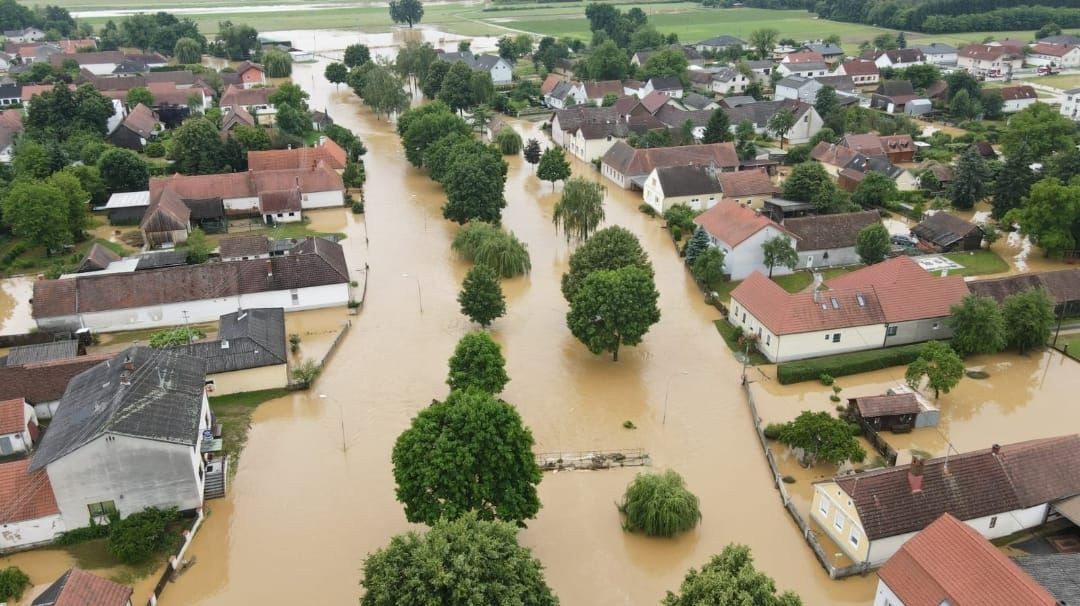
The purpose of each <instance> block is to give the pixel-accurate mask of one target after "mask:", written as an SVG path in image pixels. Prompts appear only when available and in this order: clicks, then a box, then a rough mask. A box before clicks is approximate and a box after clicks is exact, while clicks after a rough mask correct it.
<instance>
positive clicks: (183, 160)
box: [101, 107, 285, 183]
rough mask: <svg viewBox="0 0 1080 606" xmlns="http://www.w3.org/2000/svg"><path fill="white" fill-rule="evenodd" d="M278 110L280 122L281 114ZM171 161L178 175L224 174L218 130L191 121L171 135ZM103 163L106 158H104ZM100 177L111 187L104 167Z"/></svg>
mask: <svg viewBox="0 0 1080 606" xmlns="http://www.w3.org/2000/svg"><path fill="white" fill-rule="evenodd" d="M284 109H285V108H284V107H283V108H281V109H280V110H278V119H279V120H280V118H281V114H282V110H284ZM172 135H173V136H172V149H171V150H170V153H169V157H170V158H171V159H172V160H173V162H174V167H175V169H176V170H177V171H179V172H180V173H182V174H185V175H206V174H212V173H217V172H221V169H222V168H223V167H224V162H223V161H222V159H223V158H222V156H223V153H222V152H223V149H222V142H221V136H220V135H219V134H218V129H217V127H215V126H214V124H213V123H212V122H210V121H209V120H207V119H206V118H189V119H187V120H185V121H184V123H183V124H181V125H180V126H179V128H177V129H176V130H174V131H173V133H172ZM103 160H104V157H103ZM101 176H102V178H104V179H105V180H106V183H108V177H106V176H105V169H104V166H102V171H101Z"/></svg>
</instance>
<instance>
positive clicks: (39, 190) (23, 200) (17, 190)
mask: <svg viewBox="0 0 1080 606" xmlns="http://www.w3.org/2000/svg"><path fill="white" fill-rule="evenodd" d="M0 208H2V210H3V215H2V216H3V218H4V224H5V225H7V227H8V229H10V230H11V233H13V234H15V235H16V236H18V237H20V238H22V239H24V240H26V241H27V242H29V243H30V244H31V245H33V246H43V247H45V249H46V250H47V251H51V250H56V249H59V248H60V246H61V245H62V244H64V243H66V242H70V241H71V230H69V229H68V227H67V216H68V202H67V199H66V197H65V196H64V192H62V191H60V190H59V189H57V188H56V187H55V186H53V185H51V184H47V183H41V182H33V181H22V180H20V181H15V182H14V183H12V184H11V186H10V187H8V189H7V191H6V192H5V193H4V197H3V200H2V203H0Z"/></svg>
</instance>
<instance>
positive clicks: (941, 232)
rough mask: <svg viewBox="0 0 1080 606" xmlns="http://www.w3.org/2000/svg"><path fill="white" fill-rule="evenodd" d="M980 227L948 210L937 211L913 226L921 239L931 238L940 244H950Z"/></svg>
mask: <svg viewBox="0 0 1080 606" xmlns="http://www.w3.org/2000/svg"><path fill="white" fill-rule="evenodd" d="M978 229H979V226H978V225H975V224H974V223H971V222H969V221H965V220H963V219H961V218H960V217H957V216H954V215H951V214H949V213H947V212H942V211H939V212H936V213H934V214H932V215H930V216H929V217H927V218H925V219H923V220H922V221H921V222H920V223H919V224H918V225H916V226H915V227H913V228H911V232H912V233H913V234H915V235H916V236H918V237H919V239H920V240H929V241H930V242H933V243H934V244H937V245H939V246H950V245H952V244H955V243H956V242H958V241H960V240H963V239H964V238H965V237H967V236H968V234H970V233H972V232H974V231H976V230H978Z"/></svg>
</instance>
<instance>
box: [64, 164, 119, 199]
mask: <svg viewBox="0 0 1080 606" xmlns="http://www.w3.org/2000/svg"><path fill="white" fill-rule="evenodd" d="M63 172H65V173H67V174H70V175H72V176H74V177H75V178H76V179H78V180H79V184H80V185H81V186H82V189H83V191H85V192H86V193H87V194H88V195H89V196H90V202H91V206H101V205H104V204H105V203H106V202H107V201H108V200H109V191H108V189H106V188H105V182H104V181H102V180H101V172H100V171H99V170H98V168H97V166H94V165H93V164H90V165H86V164H78V165H72V166H68V167H66V168H64V171H63Z"/></svg>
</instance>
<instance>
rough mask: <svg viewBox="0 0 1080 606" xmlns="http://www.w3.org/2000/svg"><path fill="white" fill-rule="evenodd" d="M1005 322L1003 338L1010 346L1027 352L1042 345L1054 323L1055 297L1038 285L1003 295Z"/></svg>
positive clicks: (1002, 307)
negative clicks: (1006, 295)
mask: <svg viewBox="0 0 1080 606" xmlns="http://www.w3.org/2000/svg"><path fill="white" fill-rule="evenodd" d="M1001 315H1002V317H1003V318H1004V322H1005V341H1006V343H1007V344H1008V345H1009V347H1012V348H1015V349H1018V350H1020V353H1022V354H1023V353H1026V352H1027V350H1029V349H1031V348H1033V347H1041V346H1043V345H1045V344H1046V341H1047V339H1049V338H1050V331H1051V329H1052V328H1053V326H1054V301H1053V300H1052V299H1051V298H1050V297H1049V295H1047V294H1046V291H1044V290H1042V289H1041V288H1040V289H1032V290H1026V291H1024V292H1019V293H1016V294H1014V295H1009V296H1008V297H1005V300H1004V301H1003V302H1002V304H1001Z"/></svg>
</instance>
